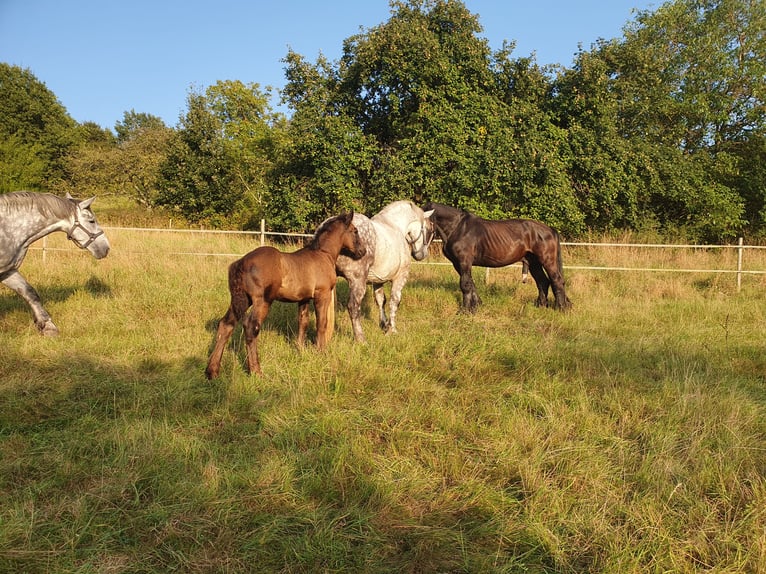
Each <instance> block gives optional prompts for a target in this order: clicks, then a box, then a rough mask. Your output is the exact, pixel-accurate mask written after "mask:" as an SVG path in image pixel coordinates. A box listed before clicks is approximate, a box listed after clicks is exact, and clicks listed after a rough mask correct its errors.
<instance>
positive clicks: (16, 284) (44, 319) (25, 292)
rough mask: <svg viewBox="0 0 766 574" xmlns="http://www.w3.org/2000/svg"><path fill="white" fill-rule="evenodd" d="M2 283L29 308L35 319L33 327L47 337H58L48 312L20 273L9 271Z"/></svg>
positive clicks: (56, 329)
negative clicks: (14, 292) (16, 294)
mask: <svg viewBox="0 0 766 574" xmlns="http://www.w3.org/2000/svg"><path fill="white" fill-rule="evenodd" d="M2 282H3V285H6V286H8V287H10V288H11V289H13V290H14V291H16V293H18V294H19V295H21V297H22V298H23V299H24V301H26V302H27V304H28V305H29V306H30V307H31V309H32V315H33V316H34V318H35V325H36V326H37V329H38V330H39V331H40V333H41V334H43V335H47V336H54V335H58V333H59V330H58V327H56V325H54V324H53V321H52V320H51V316H50V315H49V314H48V311H46V310H45V307H43V303H42V301H41V300H40V296H39V295H38V294H37V291H35V290H34V288H33V287H32V286H31V285H30V284H29V283H27V280H26V279H24V277H23V276H22V275H21V273H19V272H18V271H11V272H10V274H8V275H7V276H6V277H5V278H4V279H3V281H2Z"/></svg>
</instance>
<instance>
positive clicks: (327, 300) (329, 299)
mask: <svg viewBox="0 0 766 574" xmlns="http://www.w3.org/2000/svg"><path fill="white" fill-rule="evenodd" d="M314 308H315V309H316V318H317V349H319V350H320V351H321V350H322V349H324V348H325V347H326V346H327V343H329V342H330V339H332V334H333V331H334V330H335V289H334V288H333V289H331V290H330V292H329V293H326V294H321V295H317V296H316V297H315V298H314Z"/></svg>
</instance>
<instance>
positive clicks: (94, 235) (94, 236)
mask: <svg viewBox="0 0 766 574" xmlns="http://www.w3.org/2000/svg"><path fill="white" fill-rule="evenodd" d="M77 228H80V229H82V230H83V231H84V232H85V234H86V235H87V236H88V241H86V242H85V243H80V242H79V241H77V240H76V239H75V238H74V236H73V235H72V234H73V233H74V230H75V229H77ZM103 234H104V232H103V230H99V231H97V232H96V233H93V232H92V231H90V230H88V229H86V228H85V226H84V225H83V224H82V223H80V220H79V219H78V217H77V212H76V211H75V214H74V225H72V229H70V230H69V231H68V232H67V234H66V238H67V239H68V240H69V241H71V242H72V243H74V244H75V245H77V247H79V248H80V249H87V248H88V246H89V245H90V244H91V243H93V242H94V241H95V240H96V239H98V238H99V237H101V236H102V235H103Z"/></svg>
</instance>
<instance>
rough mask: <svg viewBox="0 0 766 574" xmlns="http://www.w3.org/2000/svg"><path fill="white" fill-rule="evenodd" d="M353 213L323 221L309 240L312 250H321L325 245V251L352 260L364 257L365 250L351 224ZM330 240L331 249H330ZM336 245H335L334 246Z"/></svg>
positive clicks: (355, 229) (354, 227)
mask: <svg viewBox="0 0 766 574" xmlns="http://www.w3.org/2000/svg"><path fill="white" fill-rule="evenodd" d="M353 219H354V212H353V211H350V212H348V213H344V214H342V215H336V216H334V217H331V218H329V219H326V220H324V221H323V222H322V223H321V224H320V225H319V227H318V228H317V230H316V232H315V233H314V237H313V239H312V240H311V248H312V249H321V248H322V245H325V249H326V250H327V251H335V250H336V248H337V251H338V253H340V252H341V251H342V252H343V253H344V254H347V255H348V256H349V257H351V258H352V259H359V258H360V257H364V255H365V254H366V253H367V249H366V248H365V246H364V243H363V242H362V240H361V238H360V237H359V231H358V230H357V228H356V226H355V225H354V224H353ZM331 240H332V247H330V245H331V243H330V241H331ZM336 243H337V245H336Z"/></svg>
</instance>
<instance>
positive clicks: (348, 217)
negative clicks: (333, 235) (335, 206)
mask: <svg viewBox="0 0 766 574" xmlns="http://www.w3.org/2000/svg"><path fill="white" fill-rule="evenodd" d="M353 219H354V210H353V209H352V210H351V211H349V212H348V213H346V214H344V215H343V223H345V224H346V225H349V224H350V223H351V221H352V220H353Z"/></svg>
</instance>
